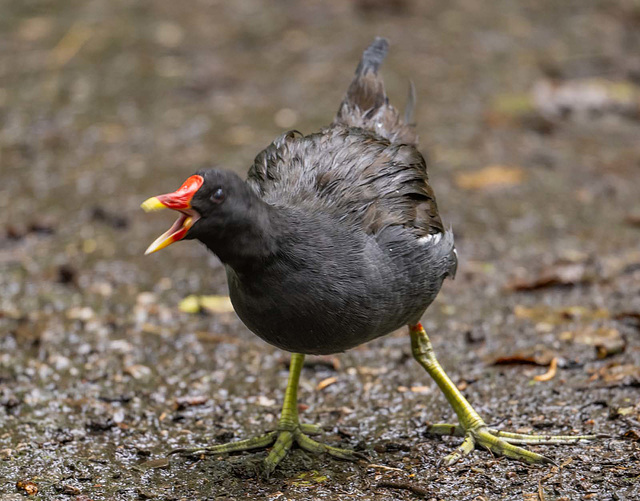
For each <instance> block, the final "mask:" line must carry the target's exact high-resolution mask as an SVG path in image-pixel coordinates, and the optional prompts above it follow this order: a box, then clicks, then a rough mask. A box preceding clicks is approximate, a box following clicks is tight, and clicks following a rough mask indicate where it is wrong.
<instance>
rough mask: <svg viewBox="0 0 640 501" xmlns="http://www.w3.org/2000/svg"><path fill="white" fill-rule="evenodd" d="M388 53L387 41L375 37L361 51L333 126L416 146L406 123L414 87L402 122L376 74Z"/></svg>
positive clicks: (411, 105)
mask: <svg viewBox="0 0 640 501" xmlns="http://www.w3.org/2000/svg"><path fill="white" fill-rule="evenodd" d="M388 50H389V42H388V41H387V40H386V39H385V38H382V37H376V38H375V40H374V41H373V42H372V43H371V44H370V45H369V47H367V48H366V49H365V50H364V52H363V53H362V58H361V59H360V62H359V63H358V67H357V68H356V72H355V76H354V78H353V81H352V82H351V84H350V85H349V88H348V89H347V93H346V95H345V97H344V99H343V101H342V103H341V104H340V108H339V110H338V114H337V115H336V118H335V119H334V123H336V124H344V125H348V126H351V127H361V128H363V129H368V130H371V131H373V132H375V133H376V134H378V135H380V136H382V137H385V138H387V139H389V140H390V141H392V142H401V143H406V144H416V143H417V137H416V134H415V130H414V128H413V126H412V125H411V124H410V123H408V121H407V120H406V119H407V118H408V119H409V120H411V119H412V116H413V108H414V105H415V92H414V91H413V90H412V88H413V84H412V85H411V90H410V93H409V102H408V104H407V110H406V112H405V120H404V121H403V120H402V119H401V118H400V116H399V115H398V112H397V110H396V109H395V108H394V107H393V106H391V105H390V104H389V100H388V98H387V94H386V92H385V89H384V81H383V79H382V77H381V76H380V75H378V70H379V69H380V65H381V64H382V62H383V61H384V58H385V56H386V55H387V51H388Z"/></svg>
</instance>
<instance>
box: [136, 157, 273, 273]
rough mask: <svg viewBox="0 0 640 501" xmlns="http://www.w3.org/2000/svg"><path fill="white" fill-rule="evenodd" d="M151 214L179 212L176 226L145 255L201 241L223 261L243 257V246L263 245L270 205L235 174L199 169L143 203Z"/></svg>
mask: <svg viewBox="0 0 640 501" xmlns="http://www.w3.org/2000/svg"><path fill="white" fill-rule="evenodd" d="M142 208H143V209H144V210H145V211H147V212H149V211H154V210H159V209H165V208H169V209H173V210H176V211H178V212H179V213H180V216H179V217H178V220H177V221H176V222H175V223H174V224H173V226H172V227H171V228H170V229H169V230H168V231H167V232H165V233H164V234H162V235H161V236H160V237H158V238H157V239H156V240H155V241H154V242H153V243H152V244H151V245H150V246H149V248H148V249H147V251H146V254H150V253H152V252H155V251H158V250H160V249H163V248H165V247H167V246H168V245H171V244H172V243H174V242H177V241H178V240H183V239H186V240H190V239H198V240H200V241H201V242H203V243H204V244H206V245H207V247H209V248H210V249H211V250H212V251H213V252H215V253H216V254H218V256H219V257H220V258H221V259H223V261H224V256H225V255H227V254H229V253H232V252H233V251H232V250H231V248H235V249H237V252H236V253H237V254H241V253H242V250H243V249H241V247H242V246H246V245H247V244H249V245H250V246H264V244H265V242H264V241H263V239H262V238H260V234H262V233H264V232H263V231H258V230H265V229H266V228H265V227H266V226H268V221H267V219H268V218H266V212H267V206H266V204H265V203H264V202H263V201H262V200H261V199H259V198H258V197H257V195H256V194H255V193H254V192H253V190H252V189H251V188H250V187H249V186H248V185H247V184H246V183H245V182H244V181H243V180H242V179H241V178H240V177H239V176H238V175H237V174H235V173H233V172H231V171H227V170H218V169H206V170H199V171H198V172H196V173H195V174H194V175H193V176H191V177H189V178H188V179H187V180H186V181H185V182H184V183H183V184H182V186H181V187H180V188H178V190H176V191H175V192H173V193H167V194H165V195H159V196H157V197H152V198H150V199H148V200H147V201H145V202H144V203H143V204H142Z"/></svg>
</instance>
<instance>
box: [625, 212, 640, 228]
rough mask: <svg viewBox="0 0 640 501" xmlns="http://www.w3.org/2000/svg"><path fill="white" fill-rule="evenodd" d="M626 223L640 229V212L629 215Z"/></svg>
mask: <svg viewBox="0 0 640 501" xmlns="http://www.w3.org/2000/svg"><path fill="white" fill-rule="evenodd" d="M624 222H625V223H627V224H629V225H631V226H635V227H636V228H640V212H636V213H632V214H628V215H627V217H625V218H624Z"/></svg>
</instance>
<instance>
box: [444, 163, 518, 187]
mask: <svg viewBox="0 0 640 501" xmlns="http://www.w3.org/2000/svg"><path fill="white" fill-rule="evenodd" d="M525 177H526V172H525V170H524V169H522V168H521V167H509V166H506V165H489V166H487V167H484V168H482V169H480V170H476V171H473V172H459V173H458V174H456V176H455V179H454V181H455V183H456V185H457V186H458V187H459V188H462V189H463V190H489V189H494V188H505V187H509V186H516V185H519V184H522V182H523V181H524V179H525Z"/></svg>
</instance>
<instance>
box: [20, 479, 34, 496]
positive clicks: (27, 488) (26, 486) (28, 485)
mask: <svg viewBox="0 0 640 501" xmlns="http://www.w3.org/2000/svg"><path fill="white" fill-rule="evenodd" d="M16 489H18V490H20V491H24V492H25V493H26V494H27V495H28V496H35V495H36V494H38V486H37V485H36V483H35V482H32V481H31V480H18V481H17V482H16Z"/></svg>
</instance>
